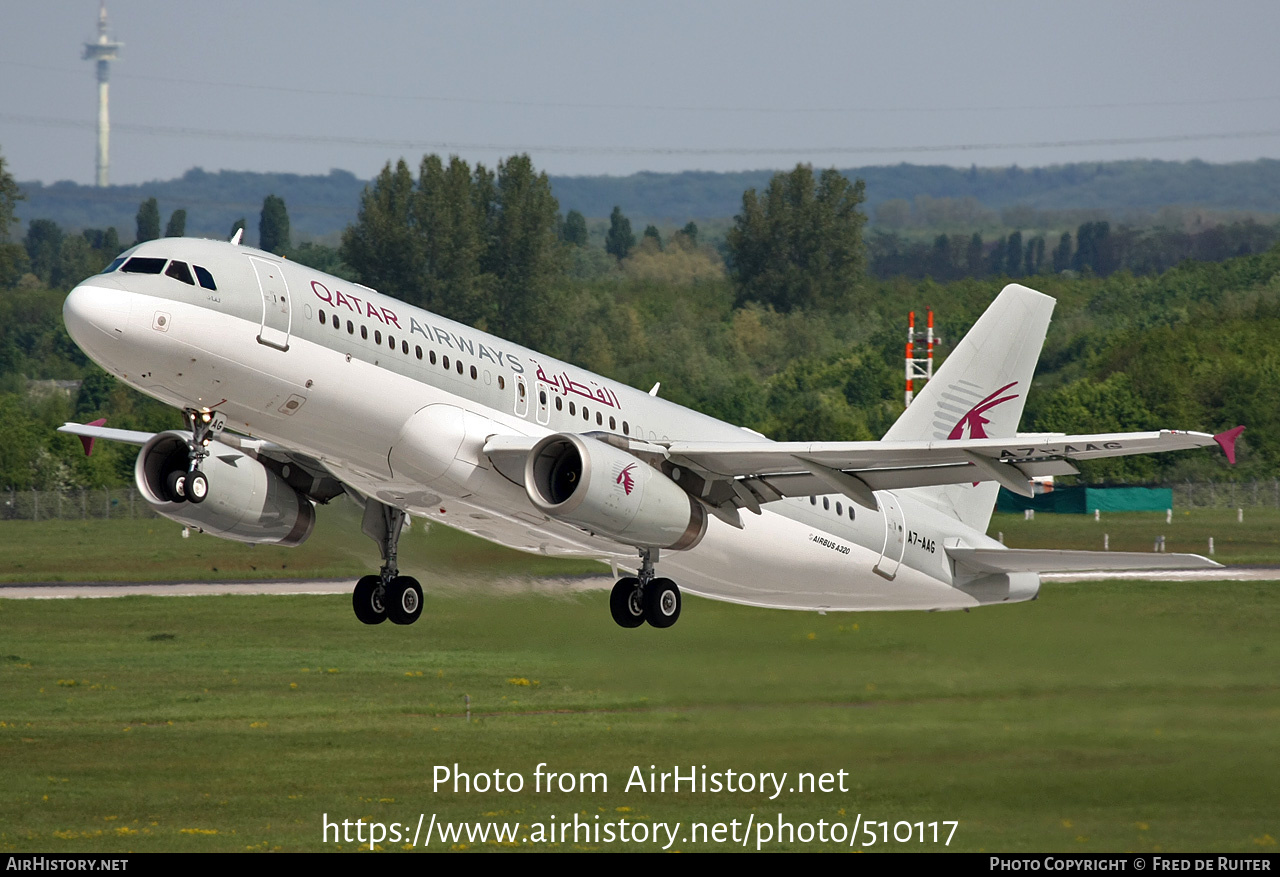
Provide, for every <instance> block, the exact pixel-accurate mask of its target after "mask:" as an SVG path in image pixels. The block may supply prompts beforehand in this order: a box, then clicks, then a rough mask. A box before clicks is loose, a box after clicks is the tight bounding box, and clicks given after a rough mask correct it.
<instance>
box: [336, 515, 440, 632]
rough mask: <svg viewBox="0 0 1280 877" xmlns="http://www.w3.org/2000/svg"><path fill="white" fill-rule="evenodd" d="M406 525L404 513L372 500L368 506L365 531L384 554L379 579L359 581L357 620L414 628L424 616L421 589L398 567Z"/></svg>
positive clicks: (355, 605)
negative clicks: (419, 617) (399, 552)
mask: <svg viewBox="0 0 1280 877" xmlns="http://www.w3.org/2000/svg"><path fill="white" fill-rule="evenodd" d="M404 522H405V513H404V512H403V511H402V510H401V509H397V508H392V507H391V506H388V505H383V504H382V503H380V502H378V501H377V500H373V499H371V500H368V501H367V502H366V503H365V508H364V523H363V525H362V529H363V530H364V532H365V533H366V534H367V535H368V536H369V537H370V538H371V539H373V540H374V541H375V542H377V543H378V550H379V551H380V552H381V553H382V569H381V570H380V571H379V573H378V575H376V576H365V577H363V578H362V579H360V581H358V582H356V589H355V592H354V593H353V594H352V595H351V606H352V608H354V609H355V612H356V618H359V619H360V620H361V621H363V622H364V623H365V624H381V623H382V622H384V621H386V620H387V619H388V618H390V619H391V622H392V623H393V624H413V623H414V622H415V621H417V620H418V616H420V615H421V614H422V585H420V584H418V580H417V579H415V578H413V577H412V576H402V575H400V570H399V567H398V566H397V564H396V551H397V548H398V546H399V544H400V531H401V530H402V529H403V528H404Z"/></svg>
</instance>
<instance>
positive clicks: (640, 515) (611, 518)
mask: <svg viewBox="0 0 1280 877" xmlns="http://www.w3.org/2000/svg"><path fill="white" fill-rule="evenodd" d="M524 486H525V490H526V491H528V493H529V499H530V500H531V501H532V502H533V504H534V505H535V506H536V507H537V508H538V509H539V510H540V511H542V512H543V513H544V514H547V515H549V516H551V517H553V518H558V519H560V520H562V521H568V522H569V523H571V524H576V525H577V526H579V527H582V528H584V529H586V530H590V531H591V532H593V533H599V534H601V535H604V536H609V537H611V538H613V539H617V540H618V541H619V542H624V543H626V544H628V545H635V546H637V547H641V548H672V549H676V550H682V549H685V548H692V547H693V546H695V545H697V544H698V542H700V541H701V540H702V536H703V534H705V533H706V532H707V512H706V509H704V508H703V507H702V505H701V504H700V503H698V502H697V500H695V499H693V497H691V496H689V494H687V493H685V492H684V491H683V490H681V489H680V487H679V486H678V485H677V484H676V483H675V482H674V481H672V480H671V479H670V478H668V477H667V476H666V475H664V474H662V473H661V472H659V471H658V470H657V469H655V468H653V467H652V466H650V465H649V464H648V463H645V462H643V461H642V460H638V459H636V458H635V457H633V456H632V455H631V454H628V453H627V452H626V451H624V450H621V449H620V448H615V447H613V446H612V445H607V444H605V443H604V442H600V441H596V440H595V439H593V438H588V437H586V436H581V435H574V434H572V433H560V434H558V435H549V436H547V437H546V438H544V439H543V440H542V441H540V442H538V443H537V444H536V445H534V446H533V450H532V451H530V452H529V456H528V458H527V459H526V460H525V466H524Z"/></svg>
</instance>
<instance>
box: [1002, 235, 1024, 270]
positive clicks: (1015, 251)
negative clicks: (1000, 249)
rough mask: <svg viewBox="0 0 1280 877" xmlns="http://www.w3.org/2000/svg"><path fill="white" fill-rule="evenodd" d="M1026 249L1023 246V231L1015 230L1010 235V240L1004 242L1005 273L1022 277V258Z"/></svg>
mask: <svg viewBox="0 0 1280 877" xmlns="http://www.w3.org/2000/svg"><path fill="white" fill-rule="evenodd" d="M1024 256H1025V251H1024V250H1023V247H1022V232H1020V231H1015V232H1013V233H1012V234H1010V235H1009V238H1008V240H1006V241H1005V244H1004V259H1005V269H1004V273H1005V274H1008V275H1009V276H1010V277H1020V276H1021V275H1022V260H1023V258H1024Z"/></svg>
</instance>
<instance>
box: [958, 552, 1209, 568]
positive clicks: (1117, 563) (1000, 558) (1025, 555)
mask: <svg viewBox="0 0 1280 877" xmlns="http://www.w3.org/2000/svg"><path fill="white" fill-rule="evenodd" d="M946 551H947V556H949V557H950V558H951V559H952V560H954V561H956V562H957V563H962V564H964V565H965V566H967V567H969V568H970V569H973V570H975V571H981V572H1102V571H1104V570H1117V569H1218V568H1220V567H1221V566H1222V564H1220V563H1216V562H1214V561H1212V560H1210V559H1209V558H1207V557H1201V556H1200V555H1198V554H1164V553H1162V552H1161V553H1157V552H1154V551H1152V552H1150V553H1148V552H1144V551H1051V550H1048V549H1041V548H948V549H947V550H946Z"/></svg>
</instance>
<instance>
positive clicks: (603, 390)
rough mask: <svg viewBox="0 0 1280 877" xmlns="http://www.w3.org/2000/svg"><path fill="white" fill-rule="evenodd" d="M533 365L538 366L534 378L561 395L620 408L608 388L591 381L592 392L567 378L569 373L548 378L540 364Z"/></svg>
mask: <svg viewBox="0 0 1280 877" xmlns="http://www.w3.org/2000/svg"><path fill="white" fill-rule="evenodd" d="M535 365H537V366H538V371H537V372H536V373H535V375H534V376H535V377H536V378H537V379H538V380H539V381H541V382H542V383H544V384H546V385H547V386H548V387H550V388H552V389H553V390H557V391H559V392H560V394H561V395H564V396H567V395H569V394H570V393H573V394H575V395H577V396H581V397H583V398H584V399H590V400H591V401H592V402H599V403H600V404H601V405H607V406H609V407H610V408H621V407H622V403H621V402H620V401H619V400H618V394H617V393H615V392H613V390H611V389H609V388H608V387H602V386H600V385H599V384H597V383H596V382H595V381H591V384H592V385H593V386H594V387H595V392H592V391H591V387H588V386H587V385H586V384H583V383H579V382H578V381H575V380H573V379H572V378H571V377H569V373H568V372H567V371H565V372H561V373H560V374H558V375H551V376H550V377H548V376H547V373H546V372H545V371H544V370H543V368H542V365H541V364H540V363H537V362H536V361H535Z"/></svg>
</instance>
